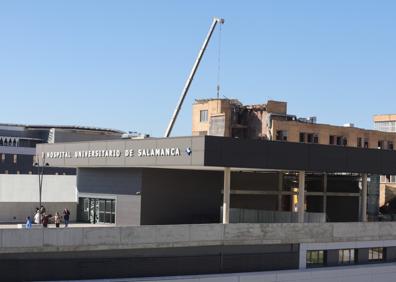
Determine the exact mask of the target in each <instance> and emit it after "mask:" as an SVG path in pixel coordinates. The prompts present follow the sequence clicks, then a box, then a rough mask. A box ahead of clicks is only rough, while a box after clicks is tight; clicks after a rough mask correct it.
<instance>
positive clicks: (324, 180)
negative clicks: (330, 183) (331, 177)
mask: <svg viewBox="0 0 396 282" xmlns="http://www.w3.org/2000/svg"><path fill="white" fill-rule="evenodd" d="M326 211H327V173H324V174H323V212H324V213H326Z"/></svg>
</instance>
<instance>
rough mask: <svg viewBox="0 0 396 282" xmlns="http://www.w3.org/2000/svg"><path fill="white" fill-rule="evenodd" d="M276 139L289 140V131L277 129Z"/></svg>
mask: <svg viewBox="0 0 396 282" xmlns="http://www.w3.org/2000/svg"><path fill="white" fill-rule="evenodd" d="M276 140H278V141H287V131H286V130H277V131H276Z"/></svg>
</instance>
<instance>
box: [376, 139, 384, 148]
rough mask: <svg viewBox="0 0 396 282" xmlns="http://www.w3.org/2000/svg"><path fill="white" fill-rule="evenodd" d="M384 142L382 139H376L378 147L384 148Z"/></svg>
mask: <svg viewBox="0 0 396 282" xmlns="http://www.w3.org/2000/svg"><path fill="white" fill-rule="evenodd" d="M384 143H385V142H384V141H383V140H378V149H384Z"/></svg>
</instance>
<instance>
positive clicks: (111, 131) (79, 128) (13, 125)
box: [0, 123, 125, 134]
mask: <svg viewBox="0 0 396 282" xmlns="http://www.w3.org/2000/svg"><path fill="white" fill-rule="evenodd" d="M0 126H1V127H21V128H26V129H46V130H49V129H51V128H55V129H71V130H86V131H101V132H109V133H120V134H122V133H125V132H124V131H121V130H118V129H111V128H100V127H90V126H79V125H34V124H14V123H0Z"/></svg>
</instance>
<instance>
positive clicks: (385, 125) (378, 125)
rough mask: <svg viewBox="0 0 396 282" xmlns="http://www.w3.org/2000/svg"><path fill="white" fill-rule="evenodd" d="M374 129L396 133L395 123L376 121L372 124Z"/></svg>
mask: <svg viewBox="0 0 396 282" xmlns="http://www.w3.org/2000/svg"><path fill="white" fill-rule="evenodd" d="M374 129H375V130H379V131H386V132H396V121H377V122H374Z"/></svg>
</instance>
